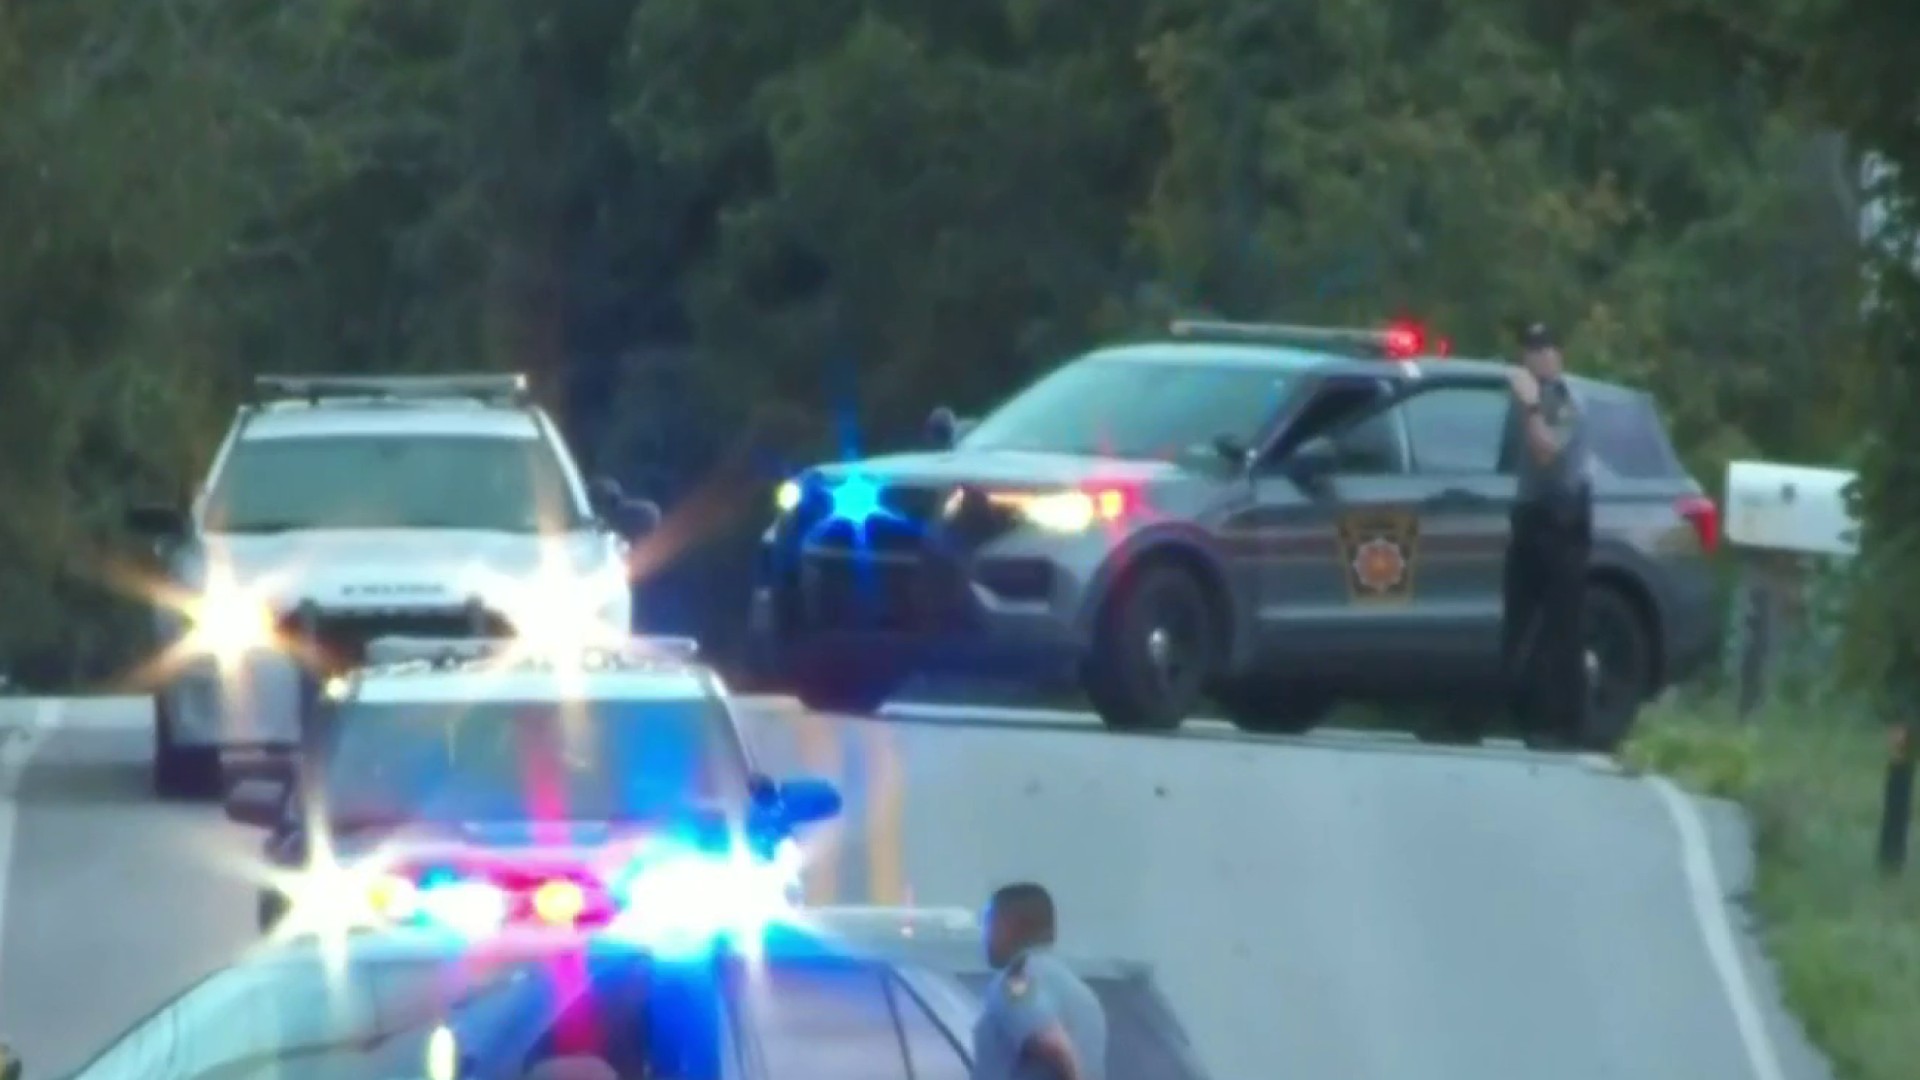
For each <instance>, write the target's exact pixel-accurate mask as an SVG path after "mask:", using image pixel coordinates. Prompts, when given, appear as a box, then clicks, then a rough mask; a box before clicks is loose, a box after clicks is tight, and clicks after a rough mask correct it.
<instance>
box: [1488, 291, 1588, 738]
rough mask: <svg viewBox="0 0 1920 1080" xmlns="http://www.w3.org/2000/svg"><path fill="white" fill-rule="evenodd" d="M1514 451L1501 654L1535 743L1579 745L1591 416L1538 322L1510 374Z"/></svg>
mask: <svg viewBox="0 0 1920 1080" xmlns="http://www.w3.org/2000/svg"><path fill="white" fill-rule="evenodd" d="M1509 382H1510V383H1511V385H1512V390H1513V407H1512V409H1511V411H1510V416H1511V418H1512V427H1511V428H1510V430H1509V435H1510V438H1511V439H1512V440H1513V445H1515V446H1516V449H1517V453H1518V457H1517V459H1516V467H1517V471H1518V474H1519V475H1518V480H1519V485H1518V491H1517V498H1516V499H1515V502H1514V507H1513V531H1512V535H1511V537H1510V539H1509V540H1508V543H1507V559H1506V575H1505V588H1504V595H1503V605H1502V618H1501V650H1502V656H1503V658H1504V660H1505V663H1506V671H1507V676H1508V680H1509V683H1508V685H1509V690H1510V698H1509V700H1510V702H1511V704H1512V705H1513V707H1514V708H1515V710H1516V711H1517V712H1518V714H1519V716H1518V719H1519V721H1520V724H1521V728H1522V731H1523V733H1524V734H1525V735H1526V736H1527V737H1528V739H1529V741H1530V742H1534V743H1537V744H1546V745H1577V744H1579V743H1580V742H1581V741H1582V740H1583V738H1584V737H1585V736H1586V733H1587V707H1588V693H1589V692H1588V686H1587V683H1588V679H1589V677H1590V673H1589V671H1588V670H1587V649H1586V633H1585V621H1586V620H1585V604H1584V597H1585V593H1586V578H1587V562H1588V557H1589V555H1590V553H1591V551H1592V547H1593V489H1592V478H1591V472H1590V464H1589V454H1588V447H1587V422H1586V417H1585V415H1584V413H1583V411H1582V409H1581V404H1580V401H1579V399H1578V397H1577V396H1576V394H1575V392H1574V390H1573V388H1572V387H1571V386H1570V385H1569V384H1568V382H1567V379H1566V375H1565V372H1564V370H1563V361H1562V358H1561V355H1560V348H1559V343H1558V342H1557V341H1556V340H1555V338H1554V335H1553V332H1552V331H1551V330H1550V329H1548V328H1547V327H1546V326H1544V325H1542V324H1539V323H1536V324H1534V325H1532V326H1529V327H1528V328H1527V329H1526V331H1525V333H1524V334H1523V335H1522V339H1521V362H1520V364H1519V365H1518V366H1516V367H1515V368H1514V369H1513V371H1512V372H1511V373H1510V376H1509Z"/></svg>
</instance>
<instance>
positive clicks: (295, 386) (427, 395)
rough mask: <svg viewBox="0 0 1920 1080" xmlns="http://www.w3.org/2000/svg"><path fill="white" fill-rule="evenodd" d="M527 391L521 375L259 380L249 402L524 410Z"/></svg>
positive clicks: (271, 377) (280, 377) (272, 377)
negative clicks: (457, 404)
mask: <svg viewBox="0 0 1920 1080" xmlns="http://www.w3.org/2000/svg"><path fill="white" fill-rule="evenodd" d="M530 395H531V389H530V387H529V385H528V382H527V377H526V376H525V375H524V374H519V373H513V374H466V375H258V376H255V377H254V380H253V403H254V404H264V403H266V402H270V401H304V402H306V403H307V404H309V405H319V404H321V403H323V402H327V401H343V400H345V401H389V402H391V401H452V400H472V401H480V402H484V403H486V404H490V405H522V404H525V403H526V402H528V401H529V400H530Z"/></svg>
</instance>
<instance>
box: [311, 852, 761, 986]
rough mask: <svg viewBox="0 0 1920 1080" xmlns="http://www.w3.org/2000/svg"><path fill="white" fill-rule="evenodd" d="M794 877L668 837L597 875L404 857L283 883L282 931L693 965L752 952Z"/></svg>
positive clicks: (736, 854) (740, 855)
mask: <svg viewBox="0 0 1920 1080" xmlns="http://www.w3.org/2000/svg"><path fill="white" fill-rule="evenodd" d="M797 875H798V866H797V863H796V862H794V861H793V860H792V859H774V860H760V859H755V858H752V857H750V856H748V855H747V854H746V853H745V852H744V851H742V850H729V849H715V848H713V847H711V846H710V845H705V844H700V843H690V842H687V841H685V840H683V839H674V838H665V837H663V838H660V839H658V840H656V841H654V842H651V843H649V844H647V845H645V846H643V847H642V848H641V849H639V850H638V851H637V852H634V853H632V854H631V855H630V856H628V857H627V859H626V861H624V862H623V863H621V864H619V865H615V866H610V867H606V868H604V869H602V870H598V871H596V870H593V869H589V868H586V867H569V868H561V867H551V868H547V869H544V870H536V869H535V868H533V867H532V866H525V867H521V866H514V865H510V864H501V863H499V862H498V861H497V860H490V861H489V862H487V863H476V864H473V865H460V864H457V863H454V864H442V863H439V862H436V863H434V864H431V865H411V864H410V863H409V861H408V860H406V859H405V858H404V857H400V858H393V859H386V860H381V864H379V865H371V864H370V865H365V866H357V867H341V868H336V869H334V870H332V871H331V872H329V873H325V874H317V873H310V874H309V875H307V876H305V877H303V878H300V879H295V880H292V881H289V882H288V883H287V886H286V891H287V894H288V898H289V900H290V902H291V907H290V911H289V914H290V916H292V918H291V919H290V921H289V924H288V930H289V931H290V932H293V933H305V932H313V931H321V932H325V931H330V930H331V931H348V932H351V931H355V930H367V929H379V928H391V929H400V928H410V929H416V930H428V931H436V930H437V931H444V932H451V933H454V934H457V935H460V936H461V937H464V938H467V939H470V940H485V939H490V938H497V937H502V936H524V935H525V934H526V933H527V932H534V933H546V934H560V935H563V936H566V935H577V934H592V935H598V936H604V937H606V938H608V939H610V940H617V941H625V942H628V943H631V944H634V945H639V946H643V947H645V948H648V949H652V950H655V951H659V952H662V953H665V954H669V955H672V954H677V955H680V956H683V957H684V956H696V955H702V954H707V953H711V952H712V951H713V950H714V949H716V948H720V947H725V946H732V947H736V948H738V947H747V948H749V949H752V948H755V947H757V944H758V941H759V940H760V939H763V935H765V934H766V933H767V932H768V930H770V929H772V928H773V927H774V926H776V925H778V924H780V923H782V922H785V921H787V920H790V919H791V918H793V917H794V915H795V913H796V908H795V906H794V904H795V900H796V898H797V892H798V889H797V881H798V876H797Z"/></svg>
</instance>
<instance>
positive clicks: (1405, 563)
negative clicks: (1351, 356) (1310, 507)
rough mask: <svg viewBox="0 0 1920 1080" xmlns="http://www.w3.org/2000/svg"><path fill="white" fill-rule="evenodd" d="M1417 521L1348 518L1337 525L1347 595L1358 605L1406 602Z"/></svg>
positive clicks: (1388, 515)
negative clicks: (1344, 569) (1338, 527)
mask: <svg viewBox="0 0 1920 1080" xmlns="http://www.w3.org/2000/svg"><path fill="white" fill-rule="evenodd" d="M1419 544H1420V519H1419V518H1417V517H1415V516H1414V515H1412V514H1409V513H1401V512H1382V513H1360V514H1350V515H1348V516H1347V517H1346V518H1344V519H1342V520H1341V522H1340V555H1341V562H1342V563H1343V564H1344V566H1345V568H1346V578H1347V595H1348V597H1349V598H1350V599H1352V600H1354V601H1355V602H1358V603H1379V602H1391V601H1403V600H1409V599H1412V597H1413V578H1414V575H1413V572H1414V565H1415V561H1416V558H1417V551H1418V549H1419Z"/></svg>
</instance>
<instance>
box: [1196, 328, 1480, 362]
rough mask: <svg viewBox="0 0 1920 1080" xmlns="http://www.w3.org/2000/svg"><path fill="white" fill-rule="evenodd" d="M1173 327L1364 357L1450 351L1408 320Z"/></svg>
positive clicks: (1212, 337) (1200, 335) (1203, 335)
mask: <svg viewBox="0 0 1920 1080" xmlns="http://www.w3.org/2000/svg"><path fill="white" fill-rule="evenodd" d="M1169 329H1170V332H1171V333H1172V334H1173V336H1174V337H1177V338H1193V339H1199V340H1204V341H1233V342H1245V343H1248V344H1257V345H1290V346H1296V347H1301V348H1310V349H1331V350H1335V351H1339V352H1344V353H1348V354H1350V355H1355V356H1359V357H1362V358H1364V359H1384V360H1413V359H1417V358H1421V357H1428V356H1433V357H1441V356H1446V355H1447V353H1448V352H1449V351H1450V346H1449V343H1448V342H1447V339H1445V338H1436V337H1432V336H1430V335H1429V334H1428V333H1427V329H1426V327H1424V326H1421V325H1420V324H1419V323H1415V322H1409V321H1406V320H1401V321H1397V322H1392V323H1388V324H1387V325H1386V326H1383V327H1375V328H1366V327H1340V326H1300V325H1293V324H1289V323H1243V322H1226V321H1220V320H1209V319H1176V320H1174V322H1173V325H1172V326H1171V327H1170V328H1169Z"/></svg>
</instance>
